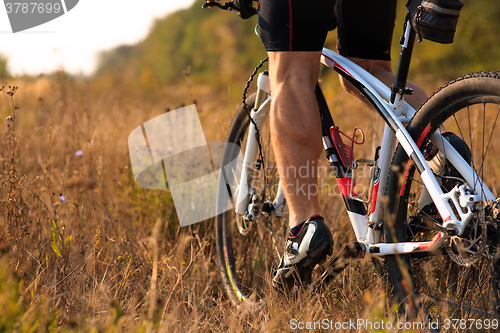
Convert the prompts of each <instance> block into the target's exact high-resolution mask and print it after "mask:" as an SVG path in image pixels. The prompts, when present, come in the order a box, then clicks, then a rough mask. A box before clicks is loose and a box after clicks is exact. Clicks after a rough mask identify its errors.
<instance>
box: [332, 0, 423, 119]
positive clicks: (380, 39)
mask: <svg viewBox="0 0 500 333" xmlns="http://www.w3.org/2000/svg"><path fill="white" fill-rule="evenodd" d="M360 8H362V9H363V10H360ZM335 15H336V17H337V24H338V28H337V29H338V31H337V33H338V41H337V48H338V51H339V53H340V54H341V55H343V56H345V57H347V58H348V59H350V60H352V61H354V62H355V63H356V64H358V65H360V66H361V67H363V68H364V69H366V70H367V71H368V72H370V73H371V74H372V75H374V76H375V77H376V78H378V79H379V80H380V81H382V82H383V83H384V84H386V85H387V86H389V87H390V86H391V85H392V84H393V83H394V74H393V73H392V68H391V43H392V35H393V30H394V20H395V17H396V0H376V1H375V0H358V1H351V0H339V1H337V4H336V6H335ZM341 83H342V85H343V87H344V89H345V90H346V91H347V92H349V93H351V94H353V95H355V96H356V97H358V98H359V99H360V100H361V101H363V102H364V103H365V104H367V103H366V101H365V100H364V99H363V98H362V97H361V96H360V95H359V93H358V92H357V90H356V89H354V87H353V86H352V85H351V84H350V83H348V82H347V81H346V80H344V79H343V78H341ZM408 86H409V87H410V88H412V89H413V95H409V96H406V101H407V102H408V103H409V104H410V105H411V106H413V107H414V108H415V109H418V108H419V107H420V105H421V104H422V103H423V102H425V100H426V99H427V96H426V94H425V92H424V90H423V89H422V88H421V87H419V86H418V85H416V84H414V83H412V82H408Z"/></svg>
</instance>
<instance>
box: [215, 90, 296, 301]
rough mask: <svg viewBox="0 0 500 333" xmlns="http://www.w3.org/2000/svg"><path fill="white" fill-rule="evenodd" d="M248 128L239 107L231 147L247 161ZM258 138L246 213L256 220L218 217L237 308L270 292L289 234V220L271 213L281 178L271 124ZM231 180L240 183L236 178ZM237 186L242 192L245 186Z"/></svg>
mask: <svg viewBox="0 0 500 333" xmlns="http://www.w3.org/2000/svg"><path fill="white" fill-rule="evenodd" d="M246 102H247V105H248V106H249V110H251V109H252V108H253V107H254V103H255V94H253V95H251V96H249V97H248V98H247V100H246ZM262 111H263V112H268V110H267V111H266V110H262ZM250 126H251V123H250V119H249V116H248V113H247V111H246V110H245V108H244V107H243V104H241V105H240V106H239V108H238V110H237V112H236V115H235V116H234V119H233V122H232V124H231V126H230V130H229V134H228V138H227V142H229V143H235V144H237V145H238V146H240V147H241V151H242V155H243V156H244V155H245V149H246V146H247V141H248V140H249V137H248V132H249V128H250ZM258 133H259V135H258V136H257V139H258V140H259V141H260V148H259V153H258V154H257V158H256V160H255V161H252V163H251V164H250V169H249V174H248V177H247V186H248V190H249V195H250V196H251V197H252V198H253V199H252V200H253V202H252V205H251V207H249V208H248V209H249V210H250V211H251V214H252V215H253V217H249V216H247V214H243V215H240V214H236V212H235V211H234V209H232V210H229V211H227V212H225V213H223V214H220V215H219V216H217V218H216V242H217V257H218V264H219V271H220V274H221V278H222V283H223V285H224V289H225V293H226V295H227V296H228V298H230V299H231V300H233V301H234V302H235V303H237V304H241V303H244V302H258V301H259V300H261V299H262V298H263V297H264V296H265V294H266V293H268V292H269V291H270V290H271V287H270V283H271V280H272V277H271V272H272V269H273V267H274V268H276V267H277V265H278V264H279V260H280V254H282V253H283V252H284V244H285V242H286V237H287V232H288V225H287V223H286V222H285V218H278V217H276V216H275V215H274V214H272V213H271V212H270V211H269V207H270V205H271V204H272V203H273V201H274V199H275V196H276V193H277V190H278V185H279V179H278V175H277V168H276V162H275V160H274V153H273V149H272V147H271V130H270V128H269V121H268V120H267V121H265V122H264V123H263V124H262V125H261V126H260V127H259V128H258ZM251 139H254V138H251ZM227 154H232V153H231V152H230V151H225V152H224V156H223V160H225V159H226V158H227V156H225V155H227ZM227 177H228V178H233V179H236V178H238V176H237V175H227ZM238 181H239V178H238ZM237 185H238V188H242V186H241V185H242V184H237ZM249 210H247V212H248V211H249ZM266 211H267V212H266Z"/></svg>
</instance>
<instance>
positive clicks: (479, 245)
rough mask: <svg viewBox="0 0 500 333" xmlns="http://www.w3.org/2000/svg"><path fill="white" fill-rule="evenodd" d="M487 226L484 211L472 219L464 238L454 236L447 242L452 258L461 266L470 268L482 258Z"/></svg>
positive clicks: (481, 210) (447, 249)
mask: <svg viewBox="0 0 500 333" xmlns="http://www.w3.org/2000/svg"><path fill="white" fill-rule="evenodd" d="M487 238H488V235H487V225H486V220H485V218H484V209H480V211H479V212H478V213H477V214H476V216H475V217H473V218H472V219H470V221H469V222H468V223H467V226H466V227H465V230H464V233H463V234H462V236H452V237H450V238H448V239H447V240H446V241H445V247H446V251H447V252H448V255H449V256H450V258H451V259H452V260H453V261H454V262H455V263H457V264H458V265H460V266H470V265H472V264H473V263H475V262H476V261H477V260H479V258H481V256H482V254H483V253H484V250H485V249H486V243H487Z"/></svg>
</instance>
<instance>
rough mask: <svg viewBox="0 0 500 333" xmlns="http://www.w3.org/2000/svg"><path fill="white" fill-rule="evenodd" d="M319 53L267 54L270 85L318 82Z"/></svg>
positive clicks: (313, 83) (312, 84) (312, 83)
mask: <svg viewBox="0 0 500 333" xmlns="http://www.w3.org/2000/svg"><path fill="white" fill-rule="evenodd" d="M320 56H321V52H269V75H270V79H271V85H275V86H276V85H281V84H287V85H292V86H290V87H289V88H292V89H293V85H294V83H295V84H300V85H302V86H304V84H305V83H306V82H310V84H311V86H314V85H315V84H316V82H317V81H318V77H319V69H320V63H319V58H320Z"/></svg>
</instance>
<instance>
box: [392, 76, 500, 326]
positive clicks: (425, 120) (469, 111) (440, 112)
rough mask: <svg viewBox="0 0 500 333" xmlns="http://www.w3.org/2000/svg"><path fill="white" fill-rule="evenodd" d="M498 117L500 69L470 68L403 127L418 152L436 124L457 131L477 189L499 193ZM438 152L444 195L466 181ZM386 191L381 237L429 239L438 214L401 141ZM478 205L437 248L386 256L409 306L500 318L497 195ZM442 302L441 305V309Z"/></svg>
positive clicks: (438, 220) (426, 144)
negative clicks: (467, 152) (461, 226)
mask: <svg viewBox="0 0 500 333" xmlns="http://www.w3.org/2000/svg"><path fill="white" fill-rule="evenodd" d="M499 115H500V73H498V72H480V73H473V74H469V75H466V76H463V77H460V78H458V79H456V80H454V81H452V82H450V83H448V84H447V85H445V86H443V87H442V88H440V89H439V90H438V91H437V92H436V93H434V94H433V95H432V96H431V97H430V98H429V99H428V100H427V102H426V103H425V104H424V105H423V106H422V107H421V109H420V110H419V111H418V112H417V113H416V115H415V117H414V118H413V119H412V121H411V122H410V124H409V125H408V131H409V133H410V134H411V136H412V138H413V139H414V140H415V142H417V143H418V144H420V148H421V150H422V151H424V149H425V148H426V147H427V149H429V147H431V145H430V137H431V135H432V134H433V133H434V132H435V131H436V130H438V129H439V130H443V128H444V129H445V130H446V131H450V132H453V133H455V134H456V135H457V136H458V137H460V138H461V140H463V141H464V142H465V143H466V144H467V146H468V148H469V149H470V153H471V155H470V165H471V166H472V168H473V169H474V170H475V172H476V174H477V175H478V176H479V177H480V178H481V179H482V181H484V184H480V187H481V188H482V186H484V185H485V186H487V187H488V188H489V189H490V190H491V192H492V193H493V194H494V195H495V197H497V198H498V195H499V192H500V177H499V176H498V175H500V139H499V138H500V119H499V118H500V117H499ZM457 151H458V149H457ZM440 153H442V154H443V155H441V157H443V156H444V158H441V159H440V160H439V161H440V163H439V164H440V165H438V166H437V167H435V168H433V171H434V172H435V173H436V172H438V170H439V172H440V173H441V174H442V175H439V176H438V179H439V180H440V182H441V186H442V189H443V192H445V193H446V192H449V191H450V190H451V189H452V188H453V187H454V186H455V185H457V184H458V185H461V184H463V183H464V182H465V181H464V180H463V178H464V177H463V176H462V175H460V174H459V173H458V172H457V170H456V169H454V168H453V166H451V164H450V163H449V161H448V160H447V159H446V152H445V151H443V152H440ZM460 153H461V154H462V156H464V154H463V153H462V152H460ZM464 158H465V157H464ZM466 160H467V159H466ZM386 193H387V196H388V199H389V203H388V212H389V215H390V216H389V218H388V219H387V223H386V225H385V230H384V234H385V239H386V242H395V241H397V242H404V241H428V240H431V239H432V238H433V237H434V236H435V235H436V234H437V233H438V232H439V230H438V227H439V226H440V225H441V224H442V220H441V218H440V216H439V214H438V213H437V210H436V208H435V206H434V204H433V203H432V201H430V199H429V197H428V195H427V194H426V190H425V187H424V186H423V183H422V181H421V179H420V177H419V174H418V171H417V170H416V168H415V166H414V164H412V163H411V162H408V156H407V155H406V153H405V151H404V150H403V148H402V147H401V146H398V148H397V149H396V152H395V155H394V159H393V166H392V168H391V173H390V175H389V180H388V186H387V192H386ZM457 209H460V208H457ZM476 209H477V211H476V213H475V215H474V217H473V218H472V219H471V222H470V223H469V225H468V227H467V228H466V231H465V232H464V235H463V237H462V238H458V237H453V238H451V239H449V240H448V241H447V243H445V245H444V246H443V247H442V248H441V249H440V250H439V251H437V252H436V253H433V254H432V255H425V256H422V255H420V257H419V256H417V255H415V256H408V255H406V256H401V258H400V259H402V260H398V259H397V258H396V257H395V256H390V257H388V258H386V265H387V269H388V274H389V279H390V281H391V282H392V284H393V285H394V288H395V294H396V295H397V296H398V298H399V300H400V301H403V300H405V299H406V300H409V301H408V302H407V305H408V304H409V305H411V306H413V309H414V310H418V309H419V308H421V306H423V307H424V308H425V309H426V311H427V312H429V313H430V314H431V315H432V316H433V317H434V318H436V317H437V318H439V317H442V318H443V319H445V318H460V319H464V318H469V317H473V318H477V316H478V314H479V315H482V316H485V317H491V316H494V317H498V316H499V311H500V300H499V293H498V290H499V288H500V278H499V273H500V270H499V267H500V266H499V262H498V257H499V256H500V251H499V240H500V239H499V235H500V233H499V231H500V214H498V212H499V210H498V209H499V206H498V199H497V200H496V201H492V202H486V203H483V204H481V205H477V206H476ZM483 231H484V234H483ZM484 235H486V236H484ZM471 244H472V245H471ZM405 273H409V274H405ZM412 285H413V290H412V288H411V286H412ZM411 296H413V297H411ZM439 304H442V305H445V309H446V311H442V308H440V307H439ZM472 312H474V315H473V316H471V313H472ZM497 324H498V321H497Z"/></svg>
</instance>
